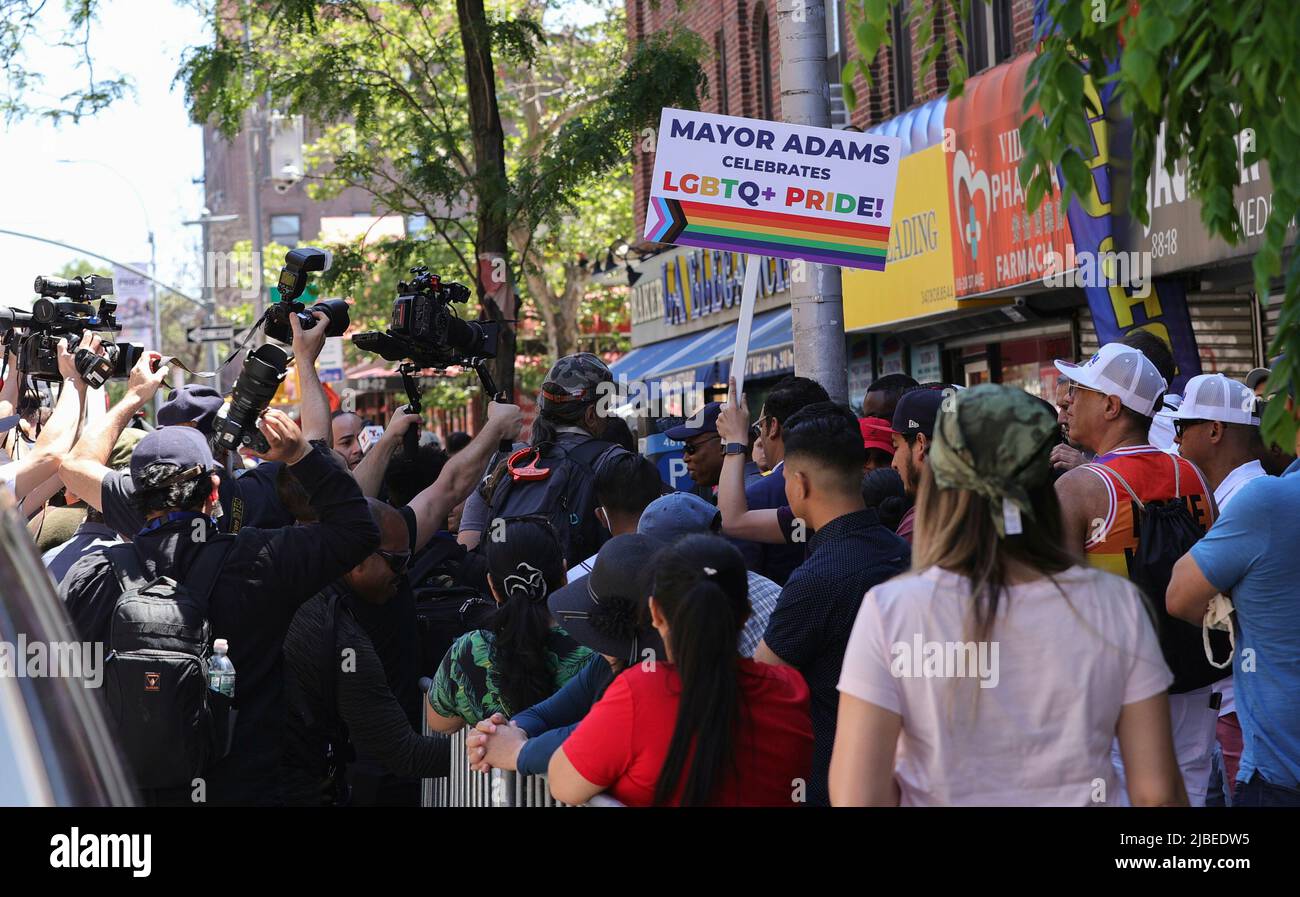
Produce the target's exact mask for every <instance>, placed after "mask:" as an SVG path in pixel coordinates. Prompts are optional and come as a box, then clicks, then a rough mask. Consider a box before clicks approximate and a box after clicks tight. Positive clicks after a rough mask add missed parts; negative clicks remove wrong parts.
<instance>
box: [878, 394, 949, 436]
mask: <svg viewBox="0 0 1300 897" xmlns="http://www.w3.org/2000/svg"><path fill="white" fill-rule="evenodd" d="M943 395H944V394H943V392H941V391H940V390H937V389H928V388H920V389H914V390H912V391H911V392H905V393H903V395H902V397H901V398H899V400H898V405H897V406H896V407H895V408H894V419H893V421H892V422H891V424H892V426H893V430H894V432H895V433H897V434H898V435H899V436H904V437H907V438H909V439H910V438H911V437H913V436H915V435H916V434H917V433H924V434H925V438H926V439H933V438H934V422H935V420H936V419H937V418H938V417H939V409H940V408H942V407H943Z"/></svg>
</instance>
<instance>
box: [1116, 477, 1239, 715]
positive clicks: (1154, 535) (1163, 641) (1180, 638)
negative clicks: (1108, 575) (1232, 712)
mask: <svg viewBox="0 0 1300 897" xmlns="http://www.w3.org/2000/svg"><path fill="white" fill-rule="evenodd" d="M1171 460H1172V461H1173V463H1174V498H1172V499H1162V500H1159V501H1148V502H1143V501H1141V500H1139V499H1138V497H1137V493H1135V492H1134V491H1133V487H1131V486H1130V485H1129V484H1128V482H1127V481H1126V480H1125V479H1124V477H1122V476H1121V475H1120V474H1119V473H1118V472H1117V471H1115V470H1114V469H1113V468H1109V467H1107V468H1106V471H1107V472H1108V473H1110V474H1112V475H1113V476H1114V477H1115V479H1116V480H1118V481H1119V484H1120V485H1121V486H1123V487H1124V489H1125V491H1127V492H1128V494H1129V498H1131V499H1132V500H1133V514H1134V517H1135V518H1136V526H1137V530H1138V547H1137V551H1136V552H1135V553H1134V554H1133V555H1131V556H1130V557H1129V559H1128V560H1129V571H1130V579H1131V581H1132V583H1133V584H1134V585H1135V586H1137V587H1138V588H1139V589H1141V590H1142V594H1143V595H1144V596H1145V597H1146V599H1147V601H1148V603H1149V604H1150V605H1151V607H1152V610H1153V611H1154V616H1155V621H1154V622H1155V624H1156V634H1157V635H1158V636H1159V637H1160V650H1161V652H1162V653H1163V654H1164V656H1165V663H1167V664H1168V665H1169V669H1170V671H1171V672H1172V673H1173V674H1174V682H1173V685H1171V686H1169V692H1170V694H1182V693H1183V692H1188V691H1195V690H1196V689H1198V688H1204V687H1206V686H1207V685H1213V684H1214V683H1215V682H1218V681H1219V680H1220V679H1222V678H1223V670H1219V669H1215V668H1214V666H1213V665H1212V664H1211V663H1210V662H1209V661H1208V660H1206V658H1205V645H1204V641H1203V638H1202V635H1201V627H1200V626H1198V625H1194V624H1192V623H1188V622H1187V621H1185V620H1180V619H1178V618H1177V617H1174V616H1171V615H1170V613H1169V611H1168V610H1166V609H1165V592H1167V591H1168V590H1169V580H1170V579H1172V578H1173V573H1174V565H1175V564H1177V563H1178V561H1179V559H1180V558H1182V556H1183V555H1185V554H1187V552H1188V551H1190V550H1191V547H1192V546H1193V545H1195V544H1196V543H1197V542H1198V541H1199V540H1200V538H1201V536H1203V535H1204V534H1205V533H1204V532H1203V531H1202V530H1201V528H1200V527H1198V526H1197V525H1196V520H1195V519H1194V518H1193V517H1192V512H1191V511H1189V510H1188V509H1187V501H1186V500H1185V499H1184V498H1183V497H1182V484H1181V480H1180V471H1181V469H1182V465H1181V464H1179V463H1178V459H1177V458H1173V457H1172V456H1171ZM1210 644H1211V646H1212V647H1213V648H1214V649H1215V654H1216V656H1217V655H1222V654H1223V653H1225V652H1226V651H1227V650H1228V637H1227V634H1226V633H1224V632H1218V631H1215V632H1211V633H1210Z"/></svg>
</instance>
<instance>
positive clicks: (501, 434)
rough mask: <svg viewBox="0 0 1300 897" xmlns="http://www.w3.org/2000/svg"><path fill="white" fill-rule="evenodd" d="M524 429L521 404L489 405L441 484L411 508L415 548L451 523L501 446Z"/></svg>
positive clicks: (417, 498) (449, 464)
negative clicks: (482, 421)
mask: <svg viewBox="0 0 1300 897" xmlns="http://www.w3.org/2000/svg"><path fill="white" fill-rule="evenodd" d="M522 426H523V412H521V411H520V410H519V406H517V405H504V404H498V403H496V402H490V403H488V419H487V423H486V424H484V425H483V429H482V430H480V431H479V432H478V435H477V436H475V437H474V438H473V439H472V440H470V443H469V445H467V446H465V448H463V449H461V450H460V451H459V452H457V453H456V456H455V457H454V458H452V459H451V460H450V461H448V462H447V464H446V466H445V467H443V468H442V473H441V474H439V476H438V480H437V482H435V483H434V484H433V485H432V486H429V487H428V488H427V489H425V490H424V491H423V492H421V493H420V494H419V495H417V496H415V498H413V499H411V503H410V505H409V507H410V508H411V510H412V511H414V512H415V523H416V527H415V542H416V545H415V548H416V550H417V551H418V550H420V549H421V548H423V547H424V546H425V545H426V544H428V541H429V540H430V539H432V538H433V534H434V533H436V532H437V531H438V530H439V529H440V528H441V527H442V526H443V525H444V524H445V523H446V521H447V515H448V514H449V513H451V509H452V508H454V507H456V505H458V504H460V503H461V502H462V501H464V500H465V499H466V498H468V497H469V494H470V493H471V492H472V491H474V486H475V485H477V484H478V478H479V474H481V473H482V472H483V468H484V466H486V464H487V462H488V459H489V458H490V457H492V452H493V451H495V450H496V448H497V444H498V443H499V442H500V441H501V440H503V439H506V440H513V439H514V438H515V437H516V436H518V435H519V430H520V428H521V427H522Z"/></svg>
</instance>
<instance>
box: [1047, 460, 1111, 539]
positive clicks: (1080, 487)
mask: <svg viewBox="0 0 1300 897" xmlns="http://www.w3.org/2000/svg"><path fill="white" fill-rule="evenodd" d="M1106 494H1107V493H1106V487H1105V486H1104V485H1103V484H1102V482H1101V481H1100V480H1098V479H1097V476H1096V474H1094V473H1092V472H1091V471H1088V470H1084V469H1083V468H1081V467H1076V468H1075V469H1074V470H1071V471H1070V472H1069V473H1066V474H1065V475H1063V476H1062V477H1061V478H1060V479H1059V480H1057V481H1056V497H1057V499H1058V500H1059V501H1060V504H1061V526H1062V535H1063V537H1064V540H1065V547H1066V548H1067V549H1069V551H1070V553H1071V554H1073V555H1074V556H1075V557H1077V558H1078V559H1079V560H1080V561H1083V560H1085V552H1084V550H1083V547H1084V545H1086V544H1087V543H1088V540H1089V539H1090V538H1092V537H1093V536H1094V535H1101V527H1102V526H1103V525H1104V523H1105V520H1106V511H1107V498H1106Z"/></svg>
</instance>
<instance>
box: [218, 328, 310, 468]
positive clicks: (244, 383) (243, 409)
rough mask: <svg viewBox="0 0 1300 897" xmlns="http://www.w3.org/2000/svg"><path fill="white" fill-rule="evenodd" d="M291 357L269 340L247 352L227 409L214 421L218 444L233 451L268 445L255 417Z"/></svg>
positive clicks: (270, 396) (262, 449) (268, 401)
mask: <svg viewBox="0 0 1300 897" xmlns="http://www.w3.org/2000/svg"><path fill="white" fill-rule="evenodd" d="M292 359H293V353H292V352H289V351H288V350H286V349H281V348H280V347H279V346H273V345H271V344H270V343H267V344H266V345H264V346H259V347H258V348H257V349H255V350H254V351H253V352H252V353H250V354H249V356H248V359H247V360H246V361H245V362H244V369H243V370H242V371H240V373H239V379H238V380H237V381H236V382H235V391H234V392H233V393H231V395H230V410H229V411H227V412H226V416H225V417H224V418H221V419H219V420H218V421H217V436H216V444H217V447H218V448H223V449H225V450H227V451H232V452H233V451H234V450H235V449H237V448H239V446H240V445H246V446H248V447H250V448H251V449H253V450H254V451H256V452H265V451H267V450H268V449H269V448H270V447H271V446H270V444H269V443H268V442H267V441H266V437H265V436H264V435H263V434H262V431H261V430H259V429H257V419H258V418H259V417H261V416H262V412H263V411H265V410H266V406H268V405H270V404H271V399H273V398H275V392H276V390H278V389H279V388H280V383H281V382H283V381H284V375H285V373H286V371H287V370H288V367H289V362H290V361H291V360H292Z"/></svg>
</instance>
